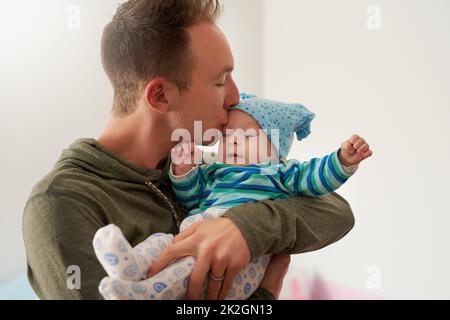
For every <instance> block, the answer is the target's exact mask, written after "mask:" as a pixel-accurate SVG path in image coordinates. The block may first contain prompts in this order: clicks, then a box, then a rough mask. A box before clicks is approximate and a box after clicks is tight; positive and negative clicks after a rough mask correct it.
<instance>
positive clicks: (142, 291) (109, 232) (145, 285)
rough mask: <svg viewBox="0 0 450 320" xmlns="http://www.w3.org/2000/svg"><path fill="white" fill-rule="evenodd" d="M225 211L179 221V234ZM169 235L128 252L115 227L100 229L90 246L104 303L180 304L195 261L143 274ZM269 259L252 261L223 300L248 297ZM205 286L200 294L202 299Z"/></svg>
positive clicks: (186, 260)
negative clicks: (101, 270)
mask: <svg viewBox="0 0 450 320" xmlns="http://www.w3.org/2000/svg"><path fill="white" fill-rule="evenodd" d="M226 210H227V209H226V208H209V209H208V210H206V211H205V212H204V213H202V214H196V215H192V216H190V217H187V218H186V219H184V220H183V222H182V224H181V226H180V231H184V230H186V229H187V228H189V227H190V226H191V225H192V224H193V223H195V222H197V221H201V220H204V219H208V218H216V217H219V216H221V215H222V214H223V213H224V212H225V211H226ZM173 240H174V236H173V235H171V234H163V233H158V234H153V235H151V236H150V237H148V238H147V239H146V240H144V241H143V242H141V243H140V244H138V245H137V246H136V247H134V248H132V247H131V245H130V244H129V243H128V241H127V240H126V239H125V237H124V235H123V233H122V232H121V230H120V229H119V228H118V227H116V226H115V225H112V224H111V225H108V226H106V227H104V228H101V229H99V230H98V231H97V233H96V234H95V237H94V240H93V245H94V250H95V254H96V255H97V258H98V260H99V261H100V263H101V264H102V266H103V268H104V269H105V270H106V272H107V274H108V277H105V278H104V279H103V280H102V281H101V282H100V285H99V291H100V293H101V294H102V296H103V297H104V298H105V299H106V300H182V299H186V293H187V287H188V284H189V277H190V275H191V273H192V270H193V268H194V265H195V261H196V258H195V257H185V258H182V259H180V260H178V261H175V262H174V263H172V264H171V265H169V266H168V267H166V268H165V269H164V270H162V271H161V272H159V273H157V274H156V275H154V276H153V277H151V278H149V279H146V275H147V271H148V269H149V268H150V266H151V265H152V263H153V262H154V261H155V260H156V259H157V258H158V256H159V255H160V254H161V253H162V252H163V250H164V249H166V248H167V247H168V246H169V245H170V244H172V242H173ZM269 261H270V256H264V257H261V258H255V259H253V261H252V262H251V263H250V264H249V265H247V266H246V268H244V269H243V270H242V271H241V272H239V273H238V275H237V276H236V278H235V279H234V283H233V286H232V288H231V289H230V291H229V293H228V296H227V297H226V299H227V300H242V299H247V298H248V297H250V296H251V295H252V294H253V292H254V291H255V290H256V289H257V288H258V287H259V285H260V284H261V281H262V279H263V277H264V274H265V270H266V268H267V265H268V264H269ZM206 287H207V283H205V284H204V286H203V290H202V299H204V297H205V296H206V295H205V292H206Z"/></svg>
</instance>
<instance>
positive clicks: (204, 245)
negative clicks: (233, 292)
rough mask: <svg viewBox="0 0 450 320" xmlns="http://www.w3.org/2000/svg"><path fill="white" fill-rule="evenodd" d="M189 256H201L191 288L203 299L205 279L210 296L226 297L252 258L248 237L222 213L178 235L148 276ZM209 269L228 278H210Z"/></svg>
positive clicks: (190, 294)
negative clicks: (202, 291)
mask: <svg viewBox="0 0 450 320" xmlns="http://www.w3.org/2000/svg"><path fill="white" fill-rule="evenodd" d="M186 256H194V257H197V261H196V264H195V267H194V270H193V271H192V274H191V277H190V282H189V287H188V292H187V296H188V298H189V299H191V300H197V299H200V292H201V290H202V287H203V284H204V283H205V280H208V288H207V294H206V299H208V300H209V299H211V300H216V299H225V297H226V296H227V294H228V291H229V290H230V288H231V286H232V284H233V281H234V279H235V277H236V275H237V274H238V273H239V272H240V271H241V270H242V269H244V268H245V266H246V265H247V264H249V263H250V259H251V256H250V250H249V248H248V245H247V242H246V240H245V239H244V237H243V236H242V234H241V232H240V230H239V229H238V228H237V227H236V225H235V224H234V223H233V222H232V221H231V220H229V219H227V218H221V217H219V218H214V219H206V220H204V221H201V222H197V223H194V224H193V225H192V226H191V227H190V228H188V229H187V230H185V231H184V232H182V233H180V234H179V235H177V236H176V237H175V241H174V244H172V245H171V246H169V247H168V248H167V249H166V250H165V251H164V252H163V253H162V254H161V255H160V256H159V258H158V259H157V260H156V261H155V262H154V263H153V264H152V266H151V268H150V270H149V272H148V277H151V276H153V275H155V274H156V273H158V272H160V271H161V270H163V269H164V268H165V267H167V266H168V265H169V264H170V263H172V262H173V261H175V260H178V259H181V258H183V257H186ZM209 272H211V275H212V276H214V277H215V278H221V277H224V280H223V281H222V282H221V281H213V280H211V279H209V278H207V277H208V273H209Z"/></svg>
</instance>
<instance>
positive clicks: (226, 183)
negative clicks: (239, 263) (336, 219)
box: [169, 151, 357, 215]
mask: <svg viewBox="0 0 450 320" xmlns="http://www.w3.org/2000/svg"><path fill="white" fill-rule="evenodd" d="M356 170H357V166H353V167H350V168H346V167H344V166H342V164H341V163H340V161H339V158H338V151H335V152H333V153H331V154H330V155H327V156H325V157H323V158H314V159H312V160H310V161H307V162H300V161H298V160H295V159H293V160H289V161H285V162H280V163H276V164H275V163H272V162H266V163H260V164H254V165H249V166H242V167H241V166H234V165H229V164H222V163H214V164H209V165H201V166H197V167H194V168H193V169H192V170H191V171H189V172H188V173H186V174H185V175H183V176H175V175H174V174H173V171H172V169H171V170H170V173H169V176H170V180H171V181H172V189H173V191H174V193H175V196H176V197H177V199H178V201H179V202H180V203H181V205H182V206H183V207H184V208H186V209H188V210H190V212H189V215H193V214H199V213H202V212H204V211H205V210H207V209H208V208H211V207H220V208H231V207H234V206H238V205H241V204H244V203H248V202H257V201H261V200H265V199H271V200H276V199H284V198H287V197H290V196H295V195H306V196H320V195H323V194H326V193H331V192H333V191H335V190H336V189H338V188H339V187H340V186H341V185H342V184H344V183H345V182H346V181H347V179H348V178H350V176H352V175H353V174H354V173H355V172H356Z"/></svg>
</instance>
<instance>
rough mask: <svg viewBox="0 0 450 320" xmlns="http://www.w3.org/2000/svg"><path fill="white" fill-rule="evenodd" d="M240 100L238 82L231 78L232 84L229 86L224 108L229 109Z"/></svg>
mask: <svg viewBox="0 0 450 320" xmlns="http://www.w3.org/2000/svg"><path fill="white" fill-rule="evenodd" d="M239 101H240V96H239V89H238V87H237V85H236V83H235V82H234V79H233V78H231V80H230V85H229V87H228V93H227V97H226V99H225V105H224V108H226V109H228V108H231V107H234V106H236V105H238V104H239Z"/></svg>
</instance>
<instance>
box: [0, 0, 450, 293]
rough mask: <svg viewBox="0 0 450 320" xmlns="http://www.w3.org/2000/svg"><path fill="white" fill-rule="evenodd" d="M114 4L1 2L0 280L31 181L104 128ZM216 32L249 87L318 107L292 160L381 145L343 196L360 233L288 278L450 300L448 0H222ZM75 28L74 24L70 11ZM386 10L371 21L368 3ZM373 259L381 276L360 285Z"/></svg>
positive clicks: (11, 264)
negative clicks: (352, 142)
mask: <svg viewBox="0 0 450 320" xmlns="http://www.w3.org/2000/svg"><path fill="white" fill-rule="evenodd" d="M119 2H120V1H111V0H96V1H89V0H78V1H76V0H73V1H66V0H40V1H33V0H28V1H24V0H22V1H6V0H0V3H1V5H2V10H1V11H0V84H1V86H0V108H1V114H2V122H1V127H0V146H1V149H0V150H1V157H0V168H1V169H0V170H1V178H2V183H1V184H0V195H1V196H0V197H1V198H0V199H1V202H0V203H1V211H0V257H1V267H0V282H1V281H4V280H7V279H9V278H11V277H13V276H16V275H19V274H21V273H23V272H24V271H25V254H24V248H23V243H22V233H21V218H22V211H23V207H24V204H25V200H26V198H27V196H28V194H29V192H30V190H31V188H32V186H33V185H34V184H35V183H36V182H37V181H38V180H39V179H40V178H41V177H42V176H44V175H45V174H46V173H47V172H48V171H49V170H50V169H51V167H52V166H53V164H54V163H55V161H56V159H57V158H58V156H59V154H60V152H61V150H62V149H63V148H65V147H66V146H68V145H69V144H70V143H71V142H72V141H73V140H74V139H76V138H79V137H94V138H95V137H97V136H98V135H99V134H100V132H101V130H102V128H103V125H104V124H105V123H106V120H107V118H108V114H109V109H110V106H111V101H112V90H111V88H110V85H109V83H108V81H107V79H106V77H105V75H104V73H103V70H102V68H101V64H100V56H99V52H100V46H99V42H100V37H101V31H102V29H103V27H104V25H105V24H106V23H107V22H108V21H109V20H110V19H111V17H112V15H113V14H114V12H115V8H116V7H117V4H118V3H119ZM223 3H224V4H225V14H224V16H223V18H222V19H221V22H220V24H221V26H222V27H223V29H224V31H225V33H226V34H227V36H228V38H229V41H230V44H231V46H232V48H233V52H234V56H235V60H236V71H235V79H236V81H237V83H238V86H239V87H240V89H241V90H242V91H247V92H253V93H256V94H259V95H263V96H265V97H267V98H270V99H280V100H284V101H297V102H301V103H303V104H305V105H306V106H307V107H309V108H310V109H311V110H313V111H314V112H315V113H316V114H317V118H316V119H315V120H314V123H313V128H312V129H313V130H312V131H313V132H312V135H311V136H310V137H309V138H308V139H306V140H305V141H302V142H300V143H296V144H295V145H294V147H293V150H292V153H291V156H292V157H297V158H299V159H302V160H307V159H309V158H311V157H313V156H322V155H324V154H325V153H328V152H331V151H333V150H335V149H337V148H338V147H339V145H340V143H341V142H343V141H344V140H345V139H347V138H348V137H350V136H351V134H353V133H359V134H361V135H363V136H364V137H365V138H367V140H368V141H369V143H370V144H371V146H372V147H373V150H374V152H375V156H374V157H373V158H372V159H370V160H368V161H367V162H366V163H364V164H363V165H362V166H361V168H360V170H359V172H358V173H357V174H356V175H355V176H354V177H353V178H352V179H351V180H350V181H349V182H348V183H347V184H346V185H345V186H344V187H342V189H341V190H340V191H339V193H340V194H342V195H343V196H344V197H345V198H346V199H347V200H348V201H349V202H350V203H351V206H352V208H353V209H354V212H355V215H356V226H355V228H354V230H353V231H352V232H351V233H350V234H349V235H348V236H347V237H346V238H345V239H343V240H342V241H340V242H338V243H337V244H335V245H333V246H330V247H329V248H326V249H324V250H321V251H319V252H315V253H311V254H306V255H302V256H296V257H295V258H294V259H293V263H292V266H291V270H290V273H289V276H288V279H287V281H286V282H285V288H284V289H283V295H284V297H291V296H292V294H293V293H292V291H293V288H292V286H291V284H292V279H295V278H296V277H299V278H300V279H301V278H302V275H303V274H318V275H320V277H321V278H323V279H324V281H326V282H327V283H329V284H330V288H333V286H334V287H340V288H342V287H344V288H349V289H352V290H355V292H361V294H371V295H374V296H378V297H384V298H447V299H448V298H450V274H449V272H448V270H450V253H449V252H450V250H449V243H450V235H449V232H448V228H449V226H450V215H449V214H450V210H449V196H448V193H449V187H448V182H449V181H450V173H449V170H448V169H447V164H448V163H449V162H450V152H449V143H448V141H447V139H448V137H449V136H450V135H449V133H450V130H449V128H448V124H449V120H450V111H449V110H450V108H449V107H450V2H449V1H446V0H433V1H426V0H414V1H411V0H409V1H406V0H396V1H388V0H379V1H366V0H342V1H331V0H328V1H325V0H320V1H318V0H315V1H312V0H310V1H305V0H277V1H275V0H264V1H262V0H225V1H223ZM73 4H74V5H78V6H79V7H80V9H81V29H79V30H69V28H67V20H68V18H69V15H70V14H69V13H68V12H67V11H66V9H67V7H68V6H69V5H73ZM371 5H377V6H378V8H380V9H381V29H380V30H369V29H368V28H367V25H366V23H367V20H368V18H369V15H370V14H368V13H367V8H368V7H369V6H371ZM370 266H375V267H376V268H377V270H379V271H380V273H379V274H378V276H379V279H378V280H379V282H378V283H379V284H380V285H381V286H380V289H379V290H369V288H368V287H367V282H368V280H369V279H370V277H371V276H373V275H371V274H370V272H369V271H370V270H369V269H368V268H370Z"/></svg>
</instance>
